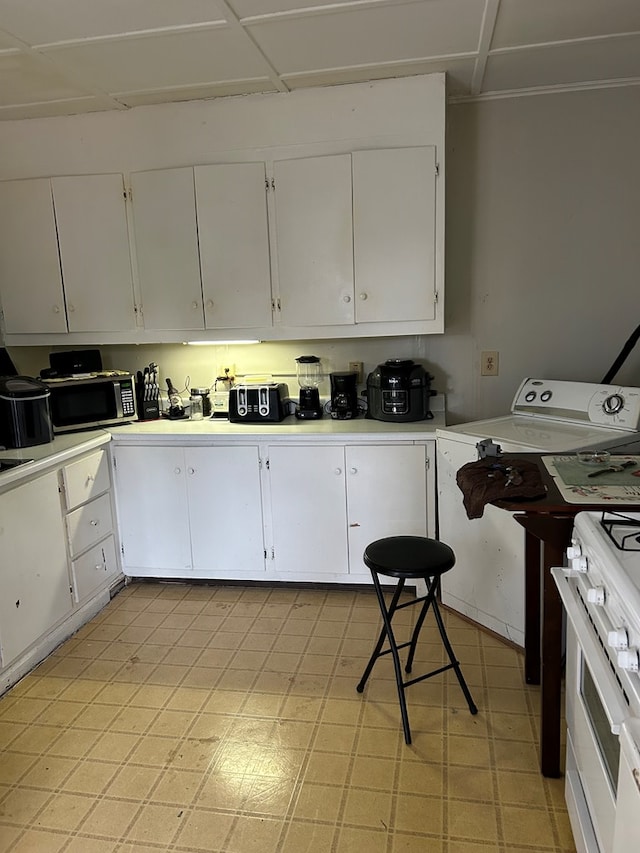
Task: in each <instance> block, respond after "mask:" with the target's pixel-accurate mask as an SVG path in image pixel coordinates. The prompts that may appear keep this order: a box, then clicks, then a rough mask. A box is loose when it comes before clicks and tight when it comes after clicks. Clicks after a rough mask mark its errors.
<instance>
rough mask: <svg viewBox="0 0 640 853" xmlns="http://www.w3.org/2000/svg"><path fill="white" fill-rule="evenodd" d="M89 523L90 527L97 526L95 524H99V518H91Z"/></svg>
mask: <svg viewBox="0 0 640 853" xmlns="http://www.w3.org/2000/svg"><path fill="white" fill-rule="evenodd" d="M89 524H90V525H91V526H92V527H97V526H98V525H99V524H100V520H99V519H95V518H92V519H91V521H90V522H89Z"/></svg>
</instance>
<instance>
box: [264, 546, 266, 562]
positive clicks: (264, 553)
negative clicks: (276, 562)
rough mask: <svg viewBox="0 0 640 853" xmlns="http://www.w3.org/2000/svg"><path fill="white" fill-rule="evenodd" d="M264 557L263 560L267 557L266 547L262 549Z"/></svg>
mask: <svg viewBox="0 0 640 853" xmlns="http://www.w3.org/2000/svg"><path fill="white" fill-rule="evenodd" d="M264 558H265V560H266V559H267V549H266V548H265V549H264Z"/></svg>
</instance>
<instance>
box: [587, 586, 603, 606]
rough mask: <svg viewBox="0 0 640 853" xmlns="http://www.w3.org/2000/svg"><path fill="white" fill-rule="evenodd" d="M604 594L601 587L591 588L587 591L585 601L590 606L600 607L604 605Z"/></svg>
mask: <svg viewBox="0 0 640 853" xmlns="http://www.w3.org/2000/svg"><path fill="white" fill-rule="evenodd" d="M604 599H605V592H604V587H603V586H592V587H591V588H590V589H588V590H587V601H588V602H589V603H590V604H595V605H597V606H598V607H602V605H603V604H604Z"/></svg>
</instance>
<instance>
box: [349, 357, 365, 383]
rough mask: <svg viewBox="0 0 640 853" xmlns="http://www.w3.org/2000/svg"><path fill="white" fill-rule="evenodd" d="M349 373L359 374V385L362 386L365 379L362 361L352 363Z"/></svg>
mask: <svg viewBox="0 0 640 853" xmlns="http://www.w3.org/2000/svg"><path fill="white" fill-rule="evenodd" d="M349 371H350V372H351V373H357V374H358V384H360V383H361V382H362V380H363V378H364V364H363V363H362V362H361V361H350V362H349Z"/></svg>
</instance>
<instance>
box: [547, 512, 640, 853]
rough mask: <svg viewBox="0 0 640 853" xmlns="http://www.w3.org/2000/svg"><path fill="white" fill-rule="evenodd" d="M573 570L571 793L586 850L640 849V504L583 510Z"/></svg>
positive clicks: (568, 592) (579, 840) (565, 589)
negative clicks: (623, 508)
mask: <svg viewBox="0 0 640 853" xmlns="http://www.w3.org/2000/svg"><path fill="white" fill-rule="evenodd" d="M567 560H568V568H561V567H558V568H555V569H552V573H553V576H554V578H555V581H556V584H557V586H558V590H559V592H560V596H561V598H562V601H563V604H564V607H565V611H566V613H567V666H566V720H567V759H566V774H565V794H566V799H567V807H568V811H569V816H570V819H571V825H572V829H573V833H574V838H575V840H576V847H577V848H578V850H579V851H581V853H582V851H584V853H628V851H631V850H638V849H640V823H639V822H638V820H637V815H638V811H639V810H640V733H639V730H638V726H639V725H640V672H639V670H640V511H639V512H632V513H627V512H625V513H621V512H615V511H607V512H604V513H599V512H598V513H596V512H581V513H578V514H577V515H576V517H575V522H574V530H573V536H572V544H571V546H570V547H569V548H568V550H567Z"/></svg>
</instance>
